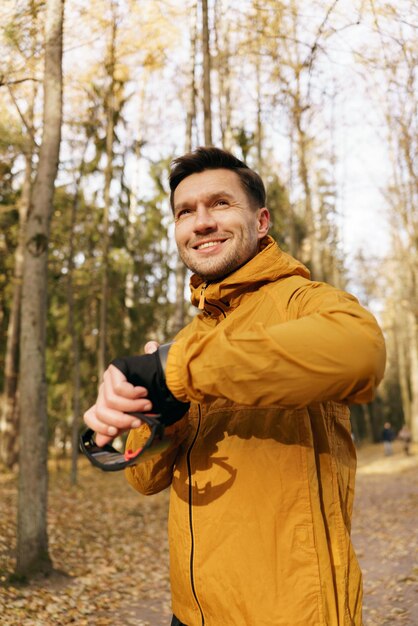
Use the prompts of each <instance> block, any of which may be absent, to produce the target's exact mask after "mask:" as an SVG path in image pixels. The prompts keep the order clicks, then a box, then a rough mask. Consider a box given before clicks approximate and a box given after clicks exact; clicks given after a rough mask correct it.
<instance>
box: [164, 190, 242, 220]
mask: <svg viewBox="0 0 418 626" xmlns="http://www.w3.org/2000/svg"><path fill="white" fill-rule="evenodd" d="M233 197H234V196H233V195H232V194H231V193H229V191H215V192H214V193H209V194H207V195H206V196H204V199H205V201H206V202H213V200H217V199H219V198H228V199H229V200H231V199H233ZM193 205H194V202H188V201H187V200H186V201H185V202H180V203H179V204H176V205H174V215H176V214H177V213H178V212H179V211H182V210H183V209H190V208H192V207H193Z"/></svg>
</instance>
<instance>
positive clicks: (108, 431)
mask: <svg viewBox="0 0 418 626" xmlns="http://www.w3.org/2000/svg"><path fill="white" fill-rule="evenodd" d="M145 402H146V404H145ZM149 404H150V403H149V401H148V400H147V401H144V402H143V403H142V406H140V407H139V409H137V410H136V411H132V412H133V413H146V412H148V409H147V408H146V406H149ZM95 418H96V419H97V421H98V422H99V424H98V426H99V427H98V428H97V429H96V430H97V432H99V433H102V434H103V435H112V436H114V434H113V433H114V431H115V430H122V431H125V430H129V429H130V428H137V427H138V426H140V424H141V422H140V419H139V418H138V417H135V416H133V415H130V414H129V413H128V412H125V411H118V410H117V409H112V408H110V407H109V406H107V405H106V404H101V401H100V400H98V402H97V404H96V407H95Z"/></svg>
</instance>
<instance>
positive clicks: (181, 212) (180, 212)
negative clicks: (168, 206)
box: [176, 209, 192, 220]
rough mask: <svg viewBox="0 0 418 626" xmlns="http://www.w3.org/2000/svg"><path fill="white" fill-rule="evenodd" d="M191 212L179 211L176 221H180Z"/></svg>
mask: <svg viewBox="0 0 418 626" xmlns="http://www.w3.org/2000/svg"><path fill="white" fill-rule="evenodd" d="M191 212H192V211H191V209H180V211H179V212H178V213H177V215H176V220H180V219H182V218H183V217H186V216H187V215H190V213H191Z"/></svg>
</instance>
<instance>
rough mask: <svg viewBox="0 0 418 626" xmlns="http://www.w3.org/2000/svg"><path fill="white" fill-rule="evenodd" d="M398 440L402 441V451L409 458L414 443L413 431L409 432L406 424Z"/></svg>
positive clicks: (399, 433)
mask: <svg viewBox="0 0 418 626" xmlns="http://www.w3.org/2000/svg"><path fill="white" fill-rule="evenodd" d="M398 439H400V440H401V441H402V449H403V451H404V453H405V454H406V456H409V454H410V447H411V442H412V435H411V431H410V430H409V428H408V426H407V425H406V424H404V425H403V426H402V428H401V430H400V431H399V432H398Z"/></svg>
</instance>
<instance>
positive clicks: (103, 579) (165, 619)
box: [0, 443, 418, 626]
mask: <svg viewBox="0 0 418 626" xmlns="http://www.w3.org/2000/svg"><path fill="white" fill-rule="evenodd" d="M358 456H359V467H358V476H357V486H356V501H355V512H354V519H353V541H354V544H355V547H356V550H357V555H358V557H359V561H360V564H361V567H362V570H363V574H364V626H386V625H390V624H399V625H401V624H403V625H405V626H416V625H417V624H418V523H417V519H418V446H416V447H415V448H414V449H413V454H412V455H411V456H410V457H405V456H404V454H403V453H402V451H401V449H400V445H399V444H398V443H395V453H394V455H393V456H391V457H384V455H383V449H382V447H381V446H380V445H374V446H364V447H361V448H360V449H359V451H358ZM68 474H69V473H68V463H67V462H60V463H59V464H58V465H57V463H56V462H53V463H52V465H51V472H50V496H49V542H50V554H51V557H52V560H53V563H54V568H55V569H54V572H53V574H52V575H50V576H49V577H47V578H45V577H39V578H38V579H36V580H33V581H31V582H30V583H29V584H26V585H25V584H21V583H18V582H13V583H12V582H10V580H9V577H10V574H12V572H13V568H14V559H13V550H14V547H15V537H16V524H15V510H16V498H17V494H16V477H15V476H14V475H12V474H7V473H5V474H0V623H1V626H49V625H51V626H61V625H62V626H64V625H67V624H73V625H75V626H166V625H168V624H169V623H170V615H171V612H170V597H169V581H168V557H167V533H166V524H167V504H168V493H167V492H163V493H161V494H159V495H157V496H153V497H151V498H150V497H148V498H147V497H143V496H140V495H139V494H137V493H136V492H134V491H133V490H132V489H131V488H130V487H129V486H128V485H127V484H126V483H125V481H124V478H123V476H122V475H120V474H103V473H101V472H99V471H98V470H95V469H94V468H92V467H90V466H89V465H88V464H87V462H86V461H85V460H84V459H82V460H81V462H80V468H79V483H78V485H77V486H76V487H74V486H71V484H70V481H69V477H68Z"/></svg>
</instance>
